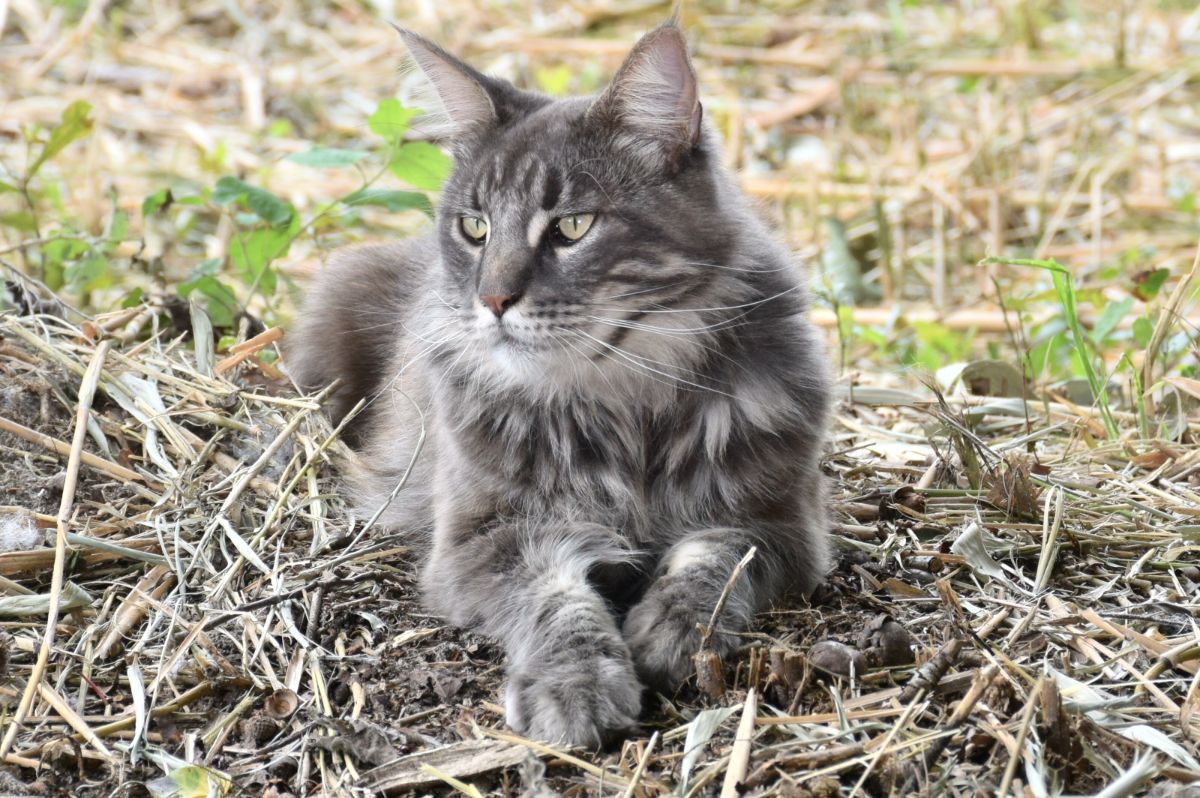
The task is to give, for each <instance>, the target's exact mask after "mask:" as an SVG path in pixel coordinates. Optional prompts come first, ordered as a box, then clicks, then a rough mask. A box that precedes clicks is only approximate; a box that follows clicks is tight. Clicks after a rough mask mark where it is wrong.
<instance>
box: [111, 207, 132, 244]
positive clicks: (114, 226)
mask: <svg viewBox="0 0 1200 798" xmlns="http://www.w3.org/2000/svg"><path fill="white" fill-rule="evenodd" d="M128 234H129V215H128V214H126V213H125V212H124V211H115V212H113V215H112V219H110V220H109V222H108V235H107V236H106V238H107V239H108V242H109V243H110V244H119V243H121V242H122V241H124V240H125V236H127V235H128Z"/></svg>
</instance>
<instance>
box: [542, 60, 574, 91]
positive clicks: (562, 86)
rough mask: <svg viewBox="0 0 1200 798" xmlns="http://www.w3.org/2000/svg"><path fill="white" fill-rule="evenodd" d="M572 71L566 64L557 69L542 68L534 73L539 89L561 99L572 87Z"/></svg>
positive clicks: (556, 67)
mask: <svg viewBox="0 0 1200 798" xmlns="http://www.w3.org/2000/svg"><path fill="white" fill-rule="evenodd" d="M571 74H572V73H571V69H570V67H568V66H566V65H565V64H560V65H558V66H555V67H542V68H541V69H538V70H535V71H534V73H533V77H534V80H536V81H537V84H538V88H539V89H541V90H542V91H544V92H546V94H549V95H551V96H552V97H561V96H563V95H564V94H566V93H567V89H569V88H570V87H571Z"/></svg>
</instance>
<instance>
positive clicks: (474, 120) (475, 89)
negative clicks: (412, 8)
mask: <svg viewBox="0 0 1200 798" xmlns="http://www.w3.org/2000/svg"><path fill="white" fill-rule="evenodd" d="M392 27H393V28H396V32H397V33H399V34H400V38H401V39H402V40H403V41H404V46H405V47H407V48H408V52H409V53H410V54H411V55H412V58H413V61H415V62H416V64H417V66H418V67H419V68H420V69H421V72H423V73H424V74H425V77H427V78H428V79H429V82H430V83H431V84H432V85H433V89H434V91H436V92H437V96H438V100H439V101H440V102H441V104H442V107H443V108H444V109H445V111H446V115H447V117H449V119H450V121H451V123H452V124H453V126H454V134H455V135H456V136H457V135H462V134H468V133H471V132H478V131H481V130H484V129H486V128H489V127H491V126H493V125H495V124H496V122H497V121H498V114H497V110H496V105H495V103H494V102H493V100H492V97H491V95H490V94H489V93H488V89H487V82H488V79H487V78H486V77H485V76H484V75H482V74H481V73H480V72H478V71H477V70H476V69H475V68H474V67H472V66H470V65H469V64H467V63H465V62H463V61H461V60H459V59H457V58H455V57H454V56H452V55H450V54H449V53H447V52H446V51H445V50H443V49H442V48H441V47H438V46H437V45H436V44H434V43H433V42H431V41H429V40H428V39H426V38H425V37H423V36H419V35H417V34H415V33H413V32H412V31H409V30H405V29H404V28H401V27H398V26H396V25H393V26H392Z"/></svg>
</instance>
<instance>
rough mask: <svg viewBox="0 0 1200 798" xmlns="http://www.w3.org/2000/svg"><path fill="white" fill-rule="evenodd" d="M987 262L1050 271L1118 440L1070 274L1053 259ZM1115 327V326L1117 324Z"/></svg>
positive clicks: (1089, 378)
mask: <svg viewBox="0 0 1200 798" xmlns="http://www.w3.org/2000/svg"><path fill="white" fill-rule="evenodd" d="M984 263H1001V264H1010V265H1013V266H1032V267H1034V268H1037V269H1045V270H1046V271H1048V272H1050V276H1051V280H1052V281H1053V282H1054V291H1055V293H1056V294H1057V295H1058V301H1059V304H1060V305H1061V306H1062V309H1063V313H1064V315H1065V316H1066V320H1067V325H1068V327H1069V328H1070V330H1071V337H1072V338H1073V339H1074V344H1075V351H1074V355H1075V357H1077V358H1078V362H1079V364H1080V366H1081V367H1082V369H1083V373H1084V376H1085V377H1087V381H1088V386H1089V387H1090V388H1091V390H1092V397H1093V399H1094V401H1095V402H1096V405H1097V406H1098V407H1099V409H1100V416H1101V418H1103V419H1104V428H1105V431H1106V432H1107V433H1108V435H1109V437H1110V438H1114V439H1115V438H1116V437H1117V436H1118V429H1117V422H1116V420H1115V419H1114V418H1113V415H1112V410H1111V409H1110V408H1109V406H1108V380H1107V379H1105V380H1103V381H1101V379H1100V375H1099V374H1098V373H1097V371H1096V367H1095V365H1094V364H1093V362H1092V353H1091V350H1090V349H1089V347H1088V337H1087V336H1086V335H1085V334H1084V332H1083V325H1082V324H1081V323H1080V322H1079V309H1078V307H1077V306H1076V295H1075V283H1074V281H1073V280H1072V279H1071V273H1070V272H1069V271H1067V268H1066V267H1065V266H1063V265H1062V264H1061V263H1059V262H1058V261H1056V260H1054V259H1053V258H1051V259H1050V260H1033V259H1029V258H987V259H986V260H985V261H984ZM1122 315H1123V314H1122ZM1118 321H1119V319H1118ZM1113 326H1116V323H1115V322H1114V324H1113Z"/></svg>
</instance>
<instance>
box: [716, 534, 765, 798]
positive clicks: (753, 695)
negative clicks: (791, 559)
mask: <svg viewBox="0 0 1200 798" xmlns="http://www.w3.org/2000/svg"><path fill="white" fill-rule="evenodd" d="M748 560H749V557H747V558H746V559H745V560H743V562H747V561H748ZM756 715H758V693H757V692H755V690H754V688H753V687H751V688H750V689H749V690H747V691H746V704H745V706H744V707H743V708H742V720H741V722H740V723H738V728H737V734H736V735H735V736H734V738H733V750H731V751H730V752H729V768H728V770H726V771H725V781H724V782H723V783H722V784H721V798H737V797H738V795H739V794H740V791H739V790H738V785H739V784H741V783H742V782H743V781H745V779H746V771H747V770H748V769H749V768H750V744H751V743H752V742H754V718H755V716H756Z"/></svg>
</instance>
